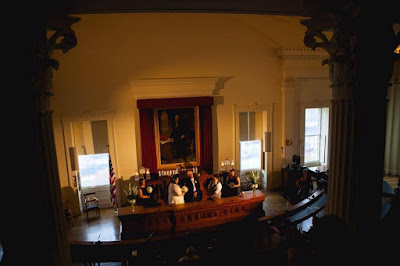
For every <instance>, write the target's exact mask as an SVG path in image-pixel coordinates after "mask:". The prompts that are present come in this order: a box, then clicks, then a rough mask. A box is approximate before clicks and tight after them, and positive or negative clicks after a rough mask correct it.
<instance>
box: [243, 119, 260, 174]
mask: <svg viewBox="0 0 400 266" xmlns="http://www.w3.org/2000/svg"><path fill="white" fill-rule="evenodd" d="M239 143H240V146H239V149H240V170H241V171H246V170H260V169H261V140H256V112H239Z"/></svg>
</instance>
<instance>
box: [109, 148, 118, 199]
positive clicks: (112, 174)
mask: <svg viewBox="0 0 400 266" xmlns="http://www.w3.org/2000/svg"><path fill="white" fill-rule="evenodd" d="M108 157H109V164H110V199H111V203H112V205H115V198H116V195H117V191H116V190H115V180H117V176H116V175H115V171H114V167H113V165H112V162H111V155H109V156H108Z"/></svg>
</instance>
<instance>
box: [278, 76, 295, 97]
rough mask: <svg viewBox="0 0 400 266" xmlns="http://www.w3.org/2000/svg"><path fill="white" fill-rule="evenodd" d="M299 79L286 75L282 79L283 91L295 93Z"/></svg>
mask: <svg viewBox="0 0 400 266" xmlns="http://www.w3.org/2000/svg"><path fill="white" fill-rule="evenodd" d="M298 84H299V81H298V79H296V78H294V77H286V78H284V79H283V80H282V92H283V93H284V94H294V93H295V92H296V88H297V87H298Z"/></svg>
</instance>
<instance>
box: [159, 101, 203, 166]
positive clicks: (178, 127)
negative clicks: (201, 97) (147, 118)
mask: <svg viewBox="0 0 400 266" xmlns="http://www.w3.org/2000/svg"><path fill="white" fill-rule="evenodd" d="M155 116H156V117H155V119H154V121H155V123H156V125H155V128H156V129H157V130H155V131H156V134H155V137H156V147H157V164H158V165H157V166H158V169H176V168H177V167H178V166H179V165H183V166H198V165H199V164H200V135H199V132H200V131H199V108H198V106H194V107H182V108H165V109H156V112H155Z"/></svg>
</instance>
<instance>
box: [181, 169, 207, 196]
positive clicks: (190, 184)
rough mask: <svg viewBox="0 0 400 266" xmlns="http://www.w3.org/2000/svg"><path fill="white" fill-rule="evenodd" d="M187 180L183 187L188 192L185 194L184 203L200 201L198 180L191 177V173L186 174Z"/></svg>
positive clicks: (200, 193)
mask: <svg viewBox="0 0 400 266" xmlns="http://www.w3.org/2000/svg"><path fill="white" fill-rule="evenodd" d="M187 176H188V179H187V181H186V183H185V186H186V187H187V188H188V192H187V193H186V194H185V196H184V197H185V202H192V201H201V199H202V198H203V194H202V191H201V189H200V182H199V179H198V178H196V177H194V176H193V172H192V171H188V172H187Z"/></svg>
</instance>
